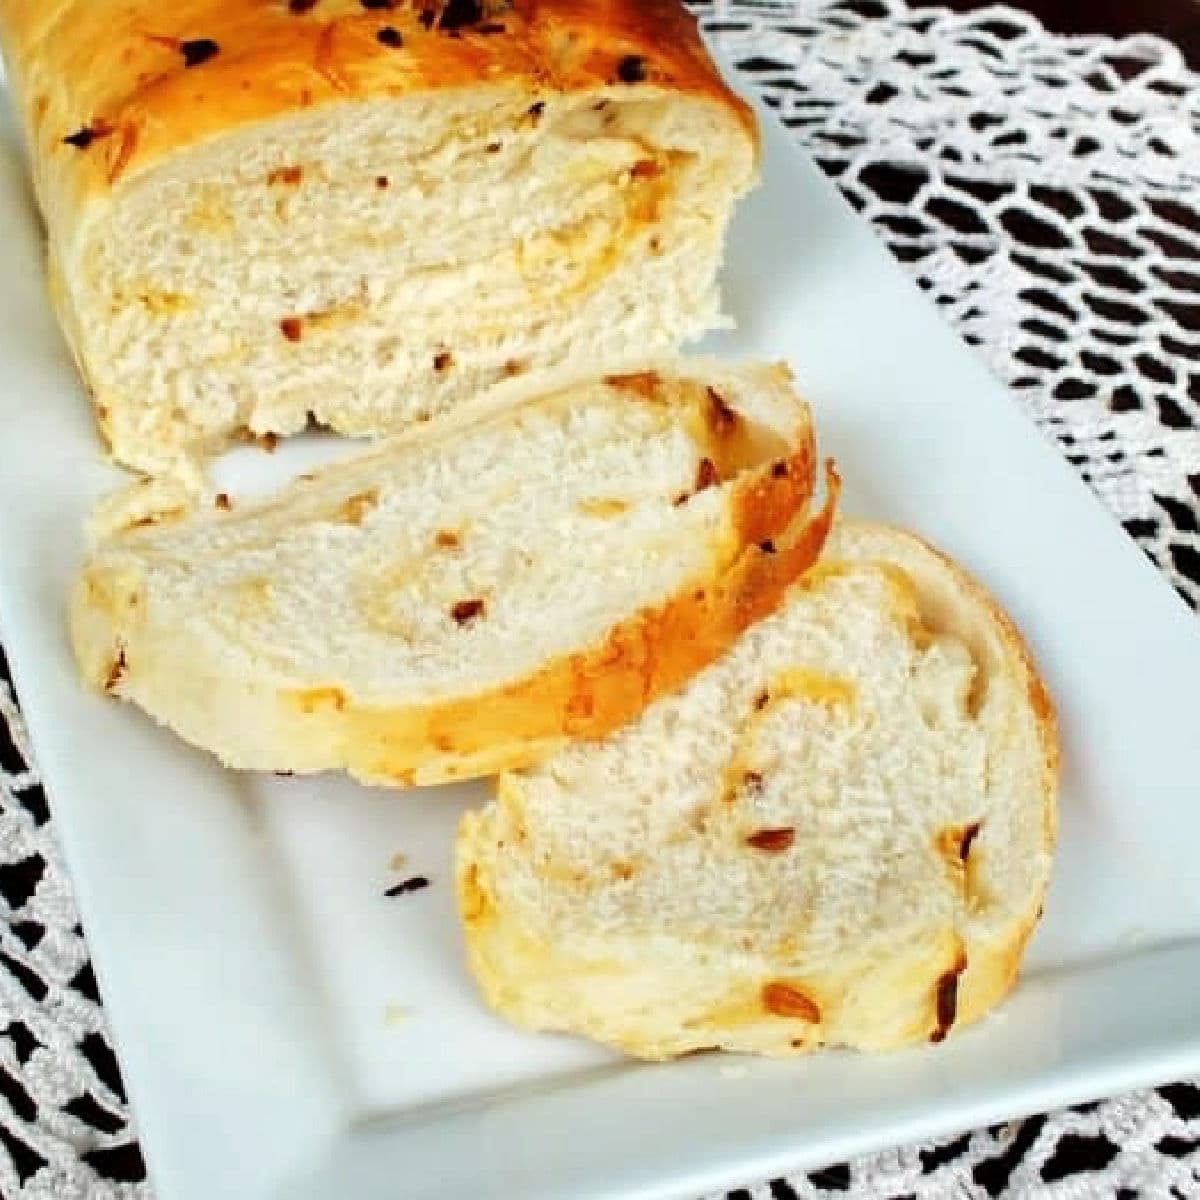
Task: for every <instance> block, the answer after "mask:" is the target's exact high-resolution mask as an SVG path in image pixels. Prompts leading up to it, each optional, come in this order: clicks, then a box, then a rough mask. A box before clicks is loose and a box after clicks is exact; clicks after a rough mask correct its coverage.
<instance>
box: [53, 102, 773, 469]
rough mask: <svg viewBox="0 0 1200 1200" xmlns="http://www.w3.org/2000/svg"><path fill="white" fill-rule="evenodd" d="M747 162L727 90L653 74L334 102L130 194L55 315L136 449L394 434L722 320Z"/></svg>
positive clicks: (100, 398) (149, 464) (167, 462)
mask: <svg viewBox="0 0 1200 1200" xmlns="http://www.w3.org/2000/svg"><path fill="white" fill-rule="evenodd" d="M535 110H536V118H535V116H534V115H533V114H534V112H535ZM753 156H754V148H753V142H752V139H751V138H750V137H749V136H748V135H747V133H746V131H745V130H744V128H743V127H742V125H741V124H740V122H739V121H738V120H737V119H736V118H735V117H734V116H733V115H732V114H731V112H730V111H729V110H728V109H727V108H725V107H723V106H721V105H720V104H717V103H715V102H714V101H712V100H711V99H710V98H708V97H704V96H696V97H688V96H673V95H671V94H669V93H662V92H654V91H649V92H647V91H646V90H644V89H642V88H632V89H631V88H626V89H616V90H612V89H607V90H601V91H599V92H595V93H589V92H580V93H572V92H567V93H554V92H552V91H550V92H547V93H546V94H545V95H544V96H542V98H539V99H538V100H536V102H535V103H533V104H531V101H530V93H529V92H528V91H527V90H526V89H523V88H520V87H514V86H512V85H511V84H506V83H503V82H501V83H497V84H495V85H494V86H491V87H482V86H481V87H476V88H471V89H462V90H457V91H451V92H447V91H437V92H432V93H424V94H421V93H417V94H412V95H408V96H402V97H398V98H392V99H382V98H368V99H362V100H358V99H355V100H344V101H341V102H337V103H329V104H326V105H324V106H321V107H317V108H313V109H312V110H310V111H308V112H304V113H293V114H290V115H288V116H287V117H286V118H279V119H276V120H274V121H268V122H264V123H260V124H258V125H254V126H250V127H247V128H245V129H242V130H238V131H235V132H232V133H228V134H226V135H225V136H223V137H221V138H218V139H216V140H215V141H213V142H212V143H211V145H206V146H202V147H196V148H195V149H193V150H192V151H191V153H190V156H189V158H188V159H187V160H186V162H184V163H181V165H179V166H175V165H174V164H173V162H172V160H167V161H166V162H164V163H163V164H162V165H160V166H158V167H156V168H155V169H153V170H150V171H147V172H146V173H145V174H144V175H142V176H139V177H138V178H137V179H134V180H131V181H130V182H129V184H128V185H127V186H126V187H124V188H122V189H120V190H119V191H117V192H115V193H114V194H113V196H112V198H111V200H110V201H108V203H107V212H106V214H105V219H104V220H99V219H97V220H95V221H91V222H89V223H88V226H87V232H86V234H85V235H83V236H81V237H80V238H78V239H76V241H75V246H76V251H75V252H74V253H73V254H71V255H67V256H64V255H62V254H61V253H60V254H59V255H58V259H59V271H60V274H61V281H60V286H59V288H58V292H59V308H60V311H61V312H62V314H63V318H64V325H65V326H66V328H67V329H68V333H69V335H70V336H71V338H72V341H73V343H74V346H75V350H76V354H77V357H78V358H79V360H80V362H81V364H82V366H83V368H84V370H85V371H86V374H87V377H88V379H89V382H90V387H91V390H92V392H93V395H94V400H95V405H96V411H97V415H98V418H99V420H100V423H101V426H102V429H103V432H104V434H105V437H106V439H107V441H108V442H109V444H110V446H111V449H112V452H113V454H114V456H115V457H116V458H117V459H118V460H119V461H121V462H124V463H126V464H129V465H132V466H135V467H138V468H140V469H143V470H148V471H162V470H164V469H166V468H168V467H171V466H173V465H174V464H178V463H179V462H181V461H187V460H189V459H192V460H194V459H196V458H197V457H199V456H203V455H204V454H207V453H209V452H211V451H212V450H213V449H215V448H218V447H220V446H221V445H223V444H224V443H226V442H227V441H228V440H229V439H230V438H232V437H234V436H235V435H236V434H237V433H238V432H239V431H241V430H246V429H248V430H251V431H253V432H254V433H257V434H264V433H271V434H275V435H286V434H292V433H295V432H298V431H299V430H302V429H304V428H305V427H306V425H307V424H308V423H309V422H311V421H316V422H317V423H319V424H322V425H326V426H328V427H330V428H332V429H334V430H336V431H338V432H340V433H343V434H348V435H351V436H363V435H374V434H381V433H394V432H396V431H398V430H401V429H403V428H406V427H409V426H411V425H413V424H416V423H420V422H423V421H426V420H428V419H430V418H431V417H434V416H437V415H438V414H441V413H444V412H446V411H448V410H450V409H452V408H454V407H456V406H458V405H461V404H462V403H464V402H465V401H466V400H468V399H469V398H471V397H474V396H477V395H478V394H479V393H480V392H481V391H483V390H485V389H487V388H488V387H491V386H493V385H496V384H499V383H502V382H504V381H506V380H511V379H513V378H514V377H519V376H522V375H532V374H538V373H542V372H550V371H554V370H557V369H560V368H563V367H570V366H571V365H573V364H574V365H578V364H582V363H585V362H589V363H594V362H603V361H617V360H620V359H622V358H627V357H629V356H630V355H631V354H635V353H636V354H638V355H642V356H644V355H646V354H648V353H650V354H652V353H655V352H656V351H662V352H666V351H669V350H671V349H673V348H675V347H677V346H679V345H680V344H681V343H683V342H686V341H688V340H691V339H693V338H696V337H698V336H700V335H701V334H703V333H704V332H706V331H707V330H708V329H710V328H712V327H713V326H714V325H715V324H719V323H720V321H721V318H720V314H719V306H718V298H717V291H716V285H715V279H716V274H717V269H718V267H719V264H720V260H721V252H722V244H723V238H724V232H725V227H726V224H727V222H728V220H729V217H730V215H731V212H732V209H733V206H734V204H735V203H736V200H737V199H738V197H739V196H740V195H741V194H742V193H743V192H744V191H745V190H746V189H747V187H748V186H749V184H750V181H751V177H752V173H753V169H754V168H753ZM381 181H385V183H386V185H384V184H382V183H381Z"/></svg>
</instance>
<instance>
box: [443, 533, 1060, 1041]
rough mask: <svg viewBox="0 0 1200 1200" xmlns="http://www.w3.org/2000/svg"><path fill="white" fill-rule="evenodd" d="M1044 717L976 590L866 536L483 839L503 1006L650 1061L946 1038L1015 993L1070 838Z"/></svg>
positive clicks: (514, 795) (924, 553)
mask: <svg viewBox="0 0 1200 1200" xmlns="http://www.w3.org/2000/svg"><path fill="white" fill-rule="evenodd" d="M1056 762H1057V744H1056V733H1055V721H1054V716H1053V713H1052V709H1051V705H1050V701H1049V699H1048V697H1047V694H1046V691H1045V690H1044V688H1043V686H1042V684H1041V682H1040V681H1039V679H1038V676H1037V673H1036V671H1035V669H1034V666H1033V664H1032V662H1031V660H1030V658H1029V655H1028V654H1027V652H1026V650H1025V648H1024V646H1023V645H1022V642H1021V639H1020V637H1019V635H1018V634H1017V632H1016V630H1015V629H1014V628H1013V626H1012V625H1011V623H1010V622H1009V621H1008V620H1007V618H1006V617H1005V616H1004V614H1003V613H1001V612H1000V610H999V609H998V608H997V607H996V605H995V603H994V602H993V601H992V600H991V599H990V598H989V597H988V596H987V595H986V594H985V593H984V591H983V590H982V589H981V588H980V587H979V586H978V585H977V584H975V583H974V582H973V581H972V580H971V579H969V578H968V577H967V576H966V575H965V574H964V573H963V572H962V571H961V570H960V569H959V568H958V567H956V566H955V565H954V564H952V563H951V562H949V561H948V560H947V559H946V558H944V557H943V556H941V555H940V554H938V553H937V552H936V551H934V550H932V549H931V548H929V547H928V546H927V545H925V544H924V543H922V542H920V541H919V540H918V539H916V538H915V537H913V536H911V535H909V534H907V533H902V532H900V531H898V530H894V529H890V528H885V527H881V526H876V525H869V524H858V523H846V524H844V525H840V526H839V527H838V528H836V529H835V531H834V533H833V534H832V535H831V537H830V538H829V541H828V543H827V546H826V549H825V553H824V555H823V557H822V559H821V561H820V562H819V563H818V565H817V566H816V567H815V568H814V569H813V570H812V571H810V572H809V573H808V574H807V575H806V576H805V577H804V578H803V579H802V580H801V581H800V582H799V583H798V584H797V585H795V586H794V588H793V589H792V591H791V594H790V596H789V598H788V599H787V600H786V601H785V603H784V605H783V606H782V607H781V608H780V609H779V610H778V611H777V612H776V613H775V614H774V615H773V616H771V617H769V618H768V619H766V620H764V621H763V622H761V623H760V624H757V625H755V626H754V628H752V629H750V630H749V631H748V632H747V633H746V634H745V635H744V636H743V637H742V638H741V639H740V640H739V641H738V643H737V644H736V646H735V647H734V648H733V649H732V650H731V651H730V652H729V653H728V654H727V655H726V656H725V657H724V658H722V659H721V660H720V661H719V662H716V663H714V664H713V665H712V666H710V667H709V668H707V669H706V670H705V671H703V672H702V673H700V674H699V675H697V676H696V677H695V678H694V679H693V680H692V681H691V683H690V684H689V685H688V686H687V687H686V688H685V689H684V690H682V691H681V692H679V693H678V694H675V695H672V696H669V697H666V698H664V699H661V700H659V701H658V702H657V703H655V704H654V705H653V706H652V707H650V708H649V709H648V710H647V711H646V712H645V713H644V714H643V716H642V718H641V719H640V720H639V721H638V722H637V723H635V724H633V725H631V726H629V727H628V728H626V729H624V730H622V731H620V732H618V733H616V734H614V735H613V736H611V737H609V738H607V739H605V740H603V741H600V742H598V743H595V744H590V745H576V746H571V747H568V748H567V749H565V750H564V751H563V752H561V753H560V754H558V755H556V756H555V757H553V758H552V759H550V760H548V761H547V762H545V763H544V764H542V765H540V766H538V767H536V768H535V769H533V770H531V771H528V772H525V773H513V774H506V775H504V776H502V777H501V779H500V781H499V786H498V795H497V799H496V800H495V801H494V802H493V803H491V804H490V805H489V806H488V807H487V809H486V810H484V811H483V812H481V813H472V814H469V815H468V816H466V817H465V818H464V820H463V823H462V827H461V832H460V836H459V842H458V848H457V856H458V865H457V875H458V890H459V901H460V906H461V915H462V919H463V922H464V924H465V929H466V939H467V949H468V953H469V958H470V964H471V967H472V969H473V972H474V974H475V976H476V978H477V979H478V981H479V984H480V986H481V988H482V990H483V993H484V995H485V996H486V998H487V1000H488V1001H489V1003H490V1004H491V1005H493V1006H494V1007H495V1008H496V1009H497V1010H498V1011H499V1012H500V1013H502V1014H503V1015H505V1016H506V1017H508V1018H509V1019H511V1020H513V1021H514V1022H516V1023H518V1024H520V1025H523V1026H528V1027H530V1028H533V1029H545V1030H570V1031H574V1032H578V1033H581V1034H584V1035H586V1036H589V1037H592V1038H595V1039H598V1040H600V1041H602V1042H607V1043H610V1044H612V1045H614V1046H617V1047H620V1048H621V1049H623V1050H625V1051H627V1052H629V1053H630V1054H634V1055H638V1056H641V1057H645V1058H665V1057H668V1056H671V1055H677V1054H683V1053H686V1052H689V1051H694V1050H700V1049H707V1048H723V1049H729V1050H741V1051H757V1052H761V1053H764V1054H772V1055H786V1054H794V1053H800V1052H805V1051H809V1050H812V1049H814V1048H815V1047H818V1046H822V1045H834V1046H852V1047H861V1048H864V1049H882V1048H888V1047H895V1046H900V1045H902V1044H905V1043H908V1042H914V1041H919V1040H923V1039H930V1040H933V1041H938V1040H940V1039H942V1038H943V1037H945V1035H946V1034H947V1033H948V1031H949V1030H950V1029H951V1028H952V1027H954V1026H956V1025H960V1024H963V1023H965V1022H968V1021H972V1020H974V1019H976V1018H977V1017H979V1016H980V1015H981V1014H982V1013H984V1012H985V1011H987V1010H988V1009H989V1008H990V1007H992V1006H993V1005H994V1004H996V1003H997V1001H999V1000H1000V999H1001V997H1003V996H1004V995H1005V993H1006V992H1007V991H1008V990H1009V988H1010V987H1011V986H1012V984H1013V981H1014V979H1015V977H1016V974H1017V969H1018V965H1019V963H1020V960H1021V956H1022V951H1023V948H1024V946H1025V943H1026V939H1027V938H1028V937H1029V934H1030V931H1031V930H1032V929H1033V927H1034V924H1035V922H1036V920H1037V918H1038V916H1039V913H1040V908H1041V903H1042V896H1043V893H1044V891H1045V889H1046V884H1047V879H1048V876H1049V872H1050V865H1051V853H1052V845H1053V841H1054V836H1055V808H1054V791H1055V776H1056Z"/></svg>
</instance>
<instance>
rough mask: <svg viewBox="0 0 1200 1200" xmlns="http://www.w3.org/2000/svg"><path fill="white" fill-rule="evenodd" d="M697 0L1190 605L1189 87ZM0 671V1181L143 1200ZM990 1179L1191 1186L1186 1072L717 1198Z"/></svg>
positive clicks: (1199, 504) (1198, 483) (868, 17)
mask: <svg viewBox="0 0 1200 1200" xmlns="http://www.w3.org/2000/svg"><path fill="white" fill-rule="evenodd" d="M696 7H697V10H698V11H699V12H700V13H701V14H702V16H703V18H704V20H705V23H706V25H707V26H708V28H709V30H710V32H711V33H712V35H713V37H714V38H715V39H716V40H717V41H718V42H719V44H720V45H721V48H722V50H723V51H725V53H726V54H727V55H728V57H729V58H730V59H731V60H733V61H735V62H736V63H738V64H739V67H740V69H741V70H742V71H743V72H745V73H746V75H747V76H748V77H749V78H750V79H751V80H752V81H753V82H754V84H755V85H756V86H758V87H759V88H760V89H761V90H762V91H763V93H764V94H765V96H766V97H767V98H768V101H769V102H770V103H771V104H772V105H773V106H775V107H776V108H777V109H778V110H779V112H780V115H781V117H782V119H783V121H784V123H785V124H786V125H787V126H788V127H789V128H790V129H791V130H792V131H793V133H794V134H795V136H796V138H797V140H798V141H799V142H800V143H801V144H803V145H804V146H805V147H806V148H807V149H808V151H809V152H810V153H811V154H812V155H813V156H814V157H815V158H816V159H817V160H818V161H819V162H820V164H821V165H822V167H824V169H825V170H826V171H827V172H829V173H830V174H831V175H833V176H834V177H835V178H836V179H837V180H838V182H839V184H840V185H841V186H842V188H843V190H844V191H845V193H846V195H847V196H848V197H849V198H850V199H851V201H852V202H853V203H854V204H855V205H856V206H857V207H858V208H859V209H860V210H861V211H862V215H863V219H864V220H866V221H869V222H870V223H871V224H872V225H873V226H874V227H875V229H876V230H877V231H878V233H879V235H880V236H881V237H882V238H884V240H885V241H886V242H887V243H888V245H889V246H890V247H891V248H892V250H893V251H894V252H895V253H896V255H897V256H898V257H899V258H900V259H901V260H902V261H904V262H905V263H907V264H908V265H909V269H910V270H911V271H912V273H913V275H914V277H915V278H916V280H917V281H918V283H919V284H920V286H921V287H922V288H924V289H925V290H926V291H928V292H929V293H931V295H932V297H933V298H934V299H935V301H936V302H937V303H938V304H939V305H940V306H941V308H942V309H943V311H944V313H945V316H946V318H947V319H948V320H949V321H951V322H952V323H953V324H954V326H955V327H956V328H957V329H958V330H959V331H960V332H961V334H962V335H963V337H964V338H966V339H967V340H968V341H969V342H970V343H971V344H972V345H974V346H975V347H977V348H978V352H979V353H980V354H982V355H983V356H984V358H985V360H986V361H987V362H988V364H989V365H990V366H991V368H992V369H993V370H994V371H995V372H996V374H997V375H998V376H999V377H1000V378H1001V379H1003V380H1004V381H1005V382H1006V383H1007V384H1009V386H1010V387H1011V388H1012V390H1013V393H1014V396H1015V397H1016V398H1017V402H1019V403H1022V404H1023V405H1024V406H1025V408H1026V410H1027V412H1028V413H1029V414H1030V416H1031V417H1032V418H1033V419H1034V420H1035V421H1037V423H1038V424H1039V426H1040V427H1041V428H1042V429H1043V430H1044V432H1045V433H1046V435H1047V436H1048V437H1050V438H1052V439H1054V440H1055V441H1056V442H1057V444H1058V445H1059V447H1060V449H1061V451H1062V453H1063V454H1064V456H1065V457H1066V458H1067V459H1068V461H1069V462H1071V463H1072V464H1073V465H1074V466H1075V467H1076V468H1077V469H1078V470H1079V471H1080V473H1081V474H1082V475H1083V477H1084V478H1085V479H1087V480H1088V481H1089V482H1090V483H1091V484H1092V486H1093V487H1094V488H1095V489H1096V490H1097V492H1098V493H1099V494H1100V496H1101V498H1102V499H1103V500H1104V502H1105V503H1106V504H1107V505H1108V506H1109V507H1110V508H1111V509H1112V511H1113V512H1114V513H1115V514H1116V516H1117V517H1118V518H1119V519H1120V520H1121V521H1122V522H1123V523H1124V524H1125V527H1126V528H1127V529H1128V530H1129V532H1130V533H1131V534H1132V535H1133V536H1134V537H1136V538H1137V539H1138V541H1139V542H1140V544H1141V545H1142V546H1144V547H1145V549H1146V550H1147V551H1148V552H1149V553H1150V555H1151V556H1152V557H1153V558H1154V560H1155V561H1156V562H1157V563H1158V564H1159V566H1160V567H1161V568H1162V569H1163V571H1164V572H1165V573H1166V575H1167V576H1168V578H1170V580H1171V582H1172V583H1173V584H1174V585H1175V587H1176V588H1177V589H1178V590H1179V591H1180V593H1181V594H1182V595H1183V596H1184V598H1185V599H1186V600H1187V601H1188V602H1189V603H1191V604H1192V605H1193V606H1197V605H1200V432H1198V430H1200V191H1198V190H1197V189H1198V188H1200V78H1198V77H1197V76H1196V75H1193V74H1190V73H1189V72H1188V71H1187V70H1186V68H1185V67H1184V65H1183V63H1182V62H1181V60H1180V57H1179V55H1178V54H1177V52H1176V51H1175V50H1174V49H1173V48H1172V47H1170V46H1168V45H1166V44H1164V43H1163V42H1161V41H1156V40H1154V39H1151V38H1128V39H1122V40H1119V41H1118V40H1113V39H1108V38H1101V37H1089V38H1073V39H1067V38H1063V37H1056V36H1051V35H1048V34H1047V33H1046V32H1045V31H1044V30H1043V29H1041V27H1040V26H1039V25H1038V24H1037V23H1036V22H1035V21H1033V20H1032V19H1030V18H1028V17H1026V16H1023V15H1021V14H1019V13H1017V12H1016V11H1014V10H1012V9H1007V8H999V7H997V8H991V9H987V10H983V11H980V12H976V13H974V14H972V15H969V16H958V15H953V14H950V13H947V12H945V11H944V10H941V9H933V8H919V9H913V10H909V9H908V8H907V7H905V5H904V4H903V3H901V2H900V0H843V2H842V3H828V2H827V3H818V2H816V0H786V2H780V3H771V2H768V0H726V2H721V3H715V4H713V3H708V4H697V5H696ZM796 236H797V238H802V237H804V230H803V229H797V231H796ZM5 674H6V673H5V669H4V664H3V658H2V656H0V1195H2V1196H3V1197H6V1198H12V1200H15V1198H16V1197H27V1198H30V1200H32V1198H35V1197H36V1198H47V1200H48V1198H50V1197H54V1198H55V1200H75V1198H79V1200H82V1198H84V1197H89V1198H96V1200H150V1196H151V1192H150V1187H149V1185H148V1184H147V1183H146V1182H145V1181H144V1168H143V1166H142V1160H141V1155H140V1153H139V1151H138V1148H137V1143H136V1134H135V1131H134V1128H133V1126H132V1124H131V1121H130V1116H129V1111H128V1107H127V1105H126V1102H125V1097H124V1094H123V1092H122V1089H121V1082H120V1077H119V1073H118V1070H117V1065H116V1060H115V1058H114V1057H113V1054H112V1050H111V1048H110V1046H109V1042H108V1034H107V1030H106V1027H105V1021H104V1015H103V1010H102V1009H101V1007H100V1005H99V1000H98V996H97V994H96V988H95V981H94V979H93V977H92V972H91V967H90V965H89V962H88V953H87V946H86V943H85V941H84V939H83V936H82V931H81V929H80V926H79V924H78V917H77V914H76V912H75V907H74V903H73V900H72V897H71V890H70V885H69V883H68V882H67V877H66V875H65V873H64V871H63V867H62V862H61V860H60V857H59V852H58V846H57V843H56V841H55V838H54V828H53V823H52V822H51V821H50V819H49V812H48V810H47V807H46V801H45V797H44V795H43V793H42V790H41V786H40V784H39V782H38V779H37V776H36V773H35V771H34V769H33V767H32V765H31V762H32V760H31V757H30V749H29V745H28V743H27V740H26V735H25V731H24V726H23V725H22V723H21V719H20V715H19V714H18V712H17V709H16V706H15V704H14V702H13V699H12V695H11V690H10V689H9V687H8V685H7V682H6V678H5ZM213 1149H214V1153H220V1148H219V1147H214V1148H213ZM397 1187H398V1191H397V1195H398V1196H400V1195H402V1194H403V1186H402V1181H398V1184H397ZM999 1195H1004V1196H1012V1197H1042V1196H1045V1197H1073V1198H1080V1197H1118V1198H1120V1200H1132V1198H1133V1197H1147V1198H1157V1197H1163V1198H1166V1197H1169V1196H1175V1197H1184V1198H1186V1197H1193V1196H1200V1081H1195V1082H1179V1083H1175V1084H1172V1085H1170V1086H1167V1087H1163V1088H1160V1089H1158V1090H1157V1091H1147V1092H1139V1093H1136V1094H1134V1095H1131V1096H1126V1097H1122V1098H1119V1099H1114V1100H1106V1101H1104V1102H1101V1103H1098V1104H1093V1105H1086V1106H1083V1107H1080V1108H1076V1109H1071V1110H1068V1111H1065V1112H1059V1113H1054V1114H1052V1115H1050V1116H1048V1117H1035V1118H1031V1119H1029V1120H1025V1121H1019V1122H1014V1123H1012V1124H1010V1125H1005V1126H1001V1127H997V1128H993V1129H988V1130H981V1131H977V1132H974V1133H967V1134H964V1135H962V1136H961V1137H958V1138H954V1139H949V1140H947V1141H945V1142H942V1143H939V1144H936V1145H933V1144H931V1145H926V1146H913V1147H908V1148H905V1149H900V1150H893V1151H889V1152H887V1153H884V1154H879V1155H873V1156H870V1157H867V1158H863V1159H860V1160H857V1161H855V1162H853V1163H850V1164H844V1165H839V1166H832V1167H829V1168H826V1169H825V1170H823V1171H818V1172H814V1173H811V1174H808V1175H800V1176H796V1177H793V1178H790V1179H788V1180H775V1181H773V1182H772V1183H770V1184H763V1185H760V1186H756V1187H754V1188H752V1189H749V1190H746V1189H743V1190H740V1191H737V1192H734V1193H732V1197H733V1200H747V1198H748V1197H753V1198H754V1200H793V1198H794V1197H816V1196H822V1197H833V1196H846V1197H852V1198H854V1200H864V1198H867V1197H870V1198H871V1200H885V1198H897V1200H898V1198H900V1197H913V1198H914V1200H916V1198H923V1200H940V1198H947V1200H948V1198H950V1197H956V1198H958V1197H963V1198H966V1197H983V1196H999ZM214 1200H215V1198H214ZM453 1200H465V1198H459V1197H455V1198H453Z"/></svg>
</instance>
